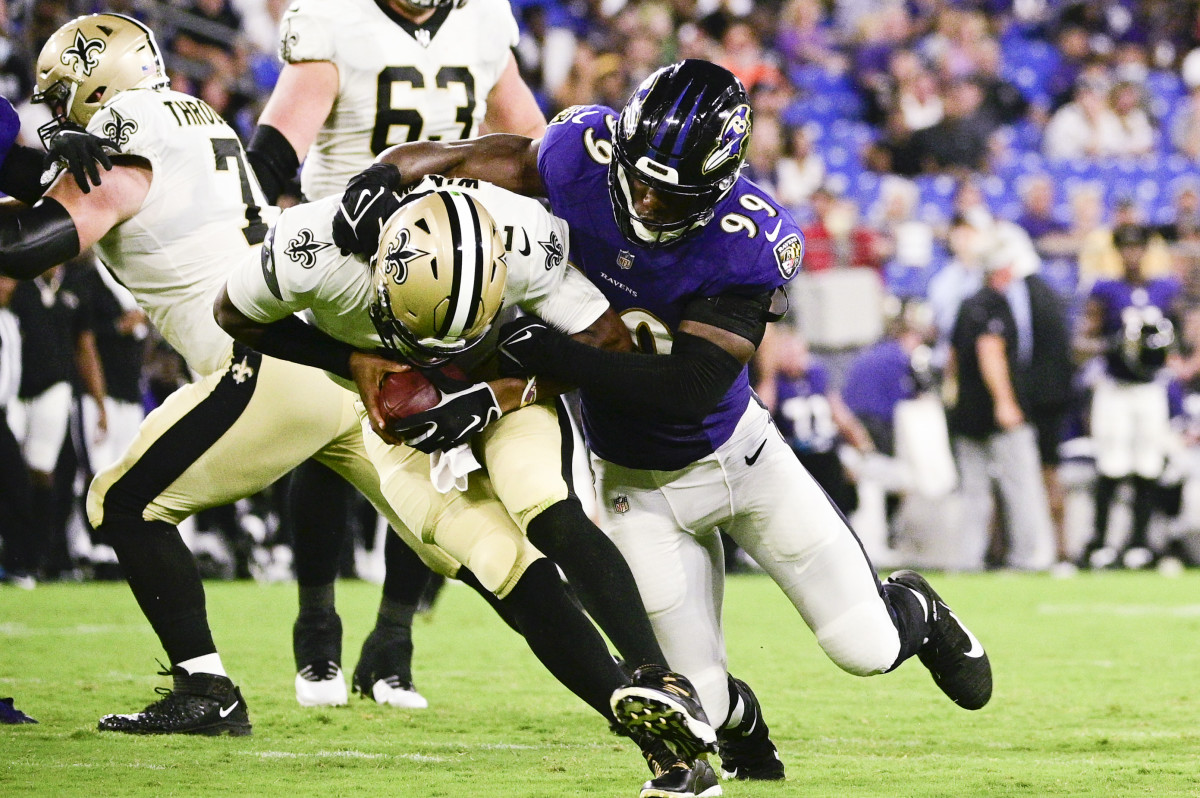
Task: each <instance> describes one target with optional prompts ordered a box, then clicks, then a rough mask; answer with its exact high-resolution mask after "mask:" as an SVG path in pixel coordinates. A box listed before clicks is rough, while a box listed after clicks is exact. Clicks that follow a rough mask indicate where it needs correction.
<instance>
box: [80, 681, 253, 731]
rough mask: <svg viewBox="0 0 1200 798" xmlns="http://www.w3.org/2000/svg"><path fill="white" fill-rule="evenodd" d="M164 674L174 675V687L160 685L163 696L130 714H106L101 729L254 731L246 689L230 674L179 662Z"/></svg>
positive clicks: (159, 691)
mask: <svg viewBox="0 0 1200 798" xmlns="http://www.w3.org/2000/svg"><path fill="white" fill-rule="evenodd" d="M160 674H161V675H162V676H171V677H172V678H173V680H174V685H173V686H172V688H170V689H168V688H166V687H156V688H155V690H156V691H157V692H158V694H159V695H161V696H162V698H160V699H159V700H158V701H155V702H154V703H153V704H151V705H150V706H148V707H146V708H145V709H143V710H142V711H141V712H137V713H134V714H130V715H105V716H104V717H102V718H101V719H100V724H99V727H98V728H99V729H100V731H111V732H121V733H122V734H205V735H209V736H217V735H221V734H228V735H230V736H232V737H243V736H245V735H248V734H250V714H249V713H248V712H247V711H246V702H245V700H244V699H243V698H242V692H241V690H239V689H238V688H237V685H235V684H234V683H233V682H232V681H230V680H229V677H227V676H217V675H215V674H212V673H194V674H189V673H188V672H187V671H185V670H184V669H183V668H180V667H179V666H178V665H176V666H175V667H173V668H171V670H169V671H161V672H160Z"/></svg>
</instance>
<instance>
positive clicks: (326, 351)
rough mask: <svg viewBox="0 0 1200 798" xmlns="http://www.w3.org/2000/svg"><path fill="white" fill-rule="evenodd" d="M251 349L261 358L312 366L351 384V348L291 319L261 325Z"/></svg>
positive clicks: (296, 319) (299, 321)
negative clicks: (259, 332) (265, 357)
mask: <svg viewBox="0 0 1200 798" xmlns="http://www.w3.org/2000/svg"><path fill="white" fill-rule="evenodd" d="M252 346H253V347H254V348H255V349H257V350H258V351H259V352H262V353H263V354H264V355H270V356H271V357H275V358H279V359H280V360H290V361H292V362H293V363H300V364H301V365H304V366H315V367H316V368H319V369H324V370H325V371H328V372H329V373H330V374H336V375H337V376H339V377H342V378H343V379H347V380H350V381H351V382H353V381H354V375H353V374H351V373H350V355H352V354H353V353H354V352H355V351H356V350H355V349H354V347H352V346H350V344H347V343H343V342H341V341H339V340H337V339H336V338H334V337H333V336H331V335H329V334H328V333H325V332H323V331H322V330H319V329H317V328H316V327H314V326H312V325H311V324H305V323H304V322H303V321H301V320H300V319H298V318H296V317H295V316H288V317H287V318H286V319H280V320H279V321H275V322H271V323H270V324H267V325H264V327H263V331H262V335H261V336H260V337H259V338H258V340H257V341H255V342H254V343H253V344H252Z"/></svg>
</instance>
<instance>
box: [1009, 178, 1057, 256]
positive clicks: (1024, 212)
mask: <svg viewBox="0 0 1200 798" xmlns="http://www.w3.org/2000/svg"><path fill="white" fill-rule="evenodd" d="M1054 206H1055V197H1054V180H1053V179H1051V177H1050V175H1048V174H1046V173H1045V172H1038V173H1036V174H1033V175H1030V176H1029V177H1027V178H1026V179H1025V183H1024V185H1023V186H1022V187H1021V215H1020V216H1018V217H1017V224H1019V225H1020V226H1021V227H1022V228H1024V230H1025V232H1026V233H1028V234H1029V237H1030V238H1032V239H1033V240H1034V242H1035V243H1037V242H1038V241H1039V240H1040V239H1041V238H1042V237H1043V236H1048V235H1053V234H1057V233H1065V232H1066V231H1067V230H1068V225H1067V223H1066V222H1064V221H1062V220H1061V219H1059V218H1058V217H1057V216H1056V215H1055V212H1054Z"/></svg>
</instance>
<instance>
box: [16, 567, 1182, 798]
mask: <svg viewBox="0 0 1200 798" xmlns="http://www.w3.org/2000/svg"><path fill="white" fill-rule="evenodd" d="M931 581H933V583H934V585H935V587H936V588H937V589H938V591H939V592H940V593H941V594H942V595H943V597H945V598H946V600H947V601H948V603H949V604H950V606H951V607H952V608H953V609H954V610H955V611H956V613H957V614H958V615H959V616H960V617H961V618H963V620H964V621H966V622H967V623H968V624H969V625H970V626H971V628H972V630H973V631H974V632H975V633H976V634H977V635H978V636H979V638H980V639H981V640H982V641H983V643H984V645H985V646H986V647H987V648H988V651H989V654H990V656H991V659H992V665H993V668H994V672H995V693H994V695H993V697H992V701H991V703H990V704H989V705H988V706H987V707H986V708H984V709H983V710H981V711H979V712H967V711H964V710H962V709H959V708H957V707H955V706H954V705H953V704H951V703H950V702H949V701H948V700H947V699H945V698H944V697H943V696H942V694H941V693H940V692H939V691H938V690H937V688H936V687H935V686H934V685H933V682H932V681H931V679H930V678H929V674H928V672H927V671H926V670H925V669H924V668H923V667H922V666H921V665H920V663H919V662H917V661H916V660H915V659H914V660H912V661H911V662H908V663H906V664H905V665H904V666H903V667H901V668H900V670H899V671H898V672H896V673H893V674H888V675H884V676H877V677H873V678H870V679H861V678H856V677H853V676H850V675H848V674H845V673H843V672H841V671H840V670H839V669H838V668H837V667H836V666H834V665H833V664H832V663H831V662H830V661H829V660H828V659H827V658H826V657H825V656H824V654H823V653H822V652H821V651H820V649H819V648H818V647H817V645H816V644H815V642H814V641H813V639H812V635H811V633H810V632H809V631H808V629H807V628H806V627H805V626H804V625H803V623H802V622H801V621H800V619H799V617H798V616H797V615H796V613H795V612H794V611H792V609H791V607H790V605H789V604H788V603H787V602H786V601H785V600H784V599H783V597H782V595H781V594H780V593H779V592H778V590H777V589H776V588H775V586H774V585H773V583H771V582H770V581H769V580H768V579H767V578H766V577H764V576H759V575H749V576H737V577H733V578H731V579H730V580H729V586H728V592H727V597H726V607H725V612H726V629H727V638H728V646H729V650H730V666H731V670H732V671H733V672H734V673H735V674H736V675H739V676H741V677H742V678H744V679H746V680H747V681H749V682H750V683H751V684H752V685H753V686H754V688H755V690H756V691H757V693H758V695H759V697H760V698H761V699H762V701H763V704H764V707H765V716H766V720H767V721H768V723H769V724H770V726H771V730H772V733H773V737H774V739H775V741H776V743H777V744H778V745H779V748H780V751H781V754H782V756H783V758H784V761H785V762H786V765H787V774H788V780H787V781H786V782H784V783H746V782H724V789H725V795H727V796H733V797H735V798H736V797H737V796H746V797H747V798H752V797H755V796H838V797H839V798H840V797H841V796H854V798H869V797H871V796H889V797H892V796H899V797H903V796H1105V797H1107V796H1131V795H1149V796H1176V795H1200V765H1198V764H1197V762H1198V759H1197V750H1200V573H1196V572H1189V573H1186V574H1185V575H1184V576H1182V577H1180V578H1176V579H1168V578H1164V577H1162V576H1159V575H1157V574H1153V573H1105V574H1084V575H1081V576H1079V577H1077V578H1075V579H1070V580H1062V581H1058V580H1053V579H1050V578H1049V577H1047V576H1040V575H1012V574H980V575H946V576H935V578H933V579H932V580H931ZM207 591H208V603H209V614H210V619H211V621H212V625H213V627H214V630H215V632H216V639H217V643H218V645H219V646H220V648H221V651H222V656H223V658H224V661H225V665H226V667H227V669H228V670H229V671H230V673H231V675H232V676H233V677H234V679H235V681H237V682H238V683H239V684H240V686H241V688H242V692H243V694H244V696H245V698H246V701H247V704H248V706H249V709H250V717H251V720H252V722H253V723H254V734H253V736H251V737H243V738H229V737H220V738H194V737H143V738H135V737H126V736H121V735H115V734H101V733H99V732H97V731H96V730H95V729H96V721H97V719H98V718H99V717H100V716H101V715H103V714H105V713H107V712H130V711H134V710H137V709H140V708H141V707H142V706H144V705H145V704H147V703H149V701H150V700H151V699H152V698H155V695H154V689H153V688H154V687H155V686H158V685H166V684H168V683H169V682H168V679H167V678H166V677H161V676H155V675H154V672H155V671H156V670H158V668H157V666H156V664H155V662H154V658H155V657H161V656H162V653H161V649H160V648H159V646H158V644H157V640H156V639H155V637H154V636H153V634H152V633H151V631H150V629H149V626H148V625H147V624H146V623H145V621H144V620H143V619H142V616H141V614H140V612H139V611H138V609H137V607H136V605H135V604H134V601H133V598H132V596H131V595H130V593H129V590H128V588H127V587H126V586H125V585H124V584H123V583H93V584H82V585H46V586H40V587H38V588H37V589H36V590H34V591H29V592H26V591H21V590H17V589H14V588H0V696H10V695H11V696H13V697H15V699H16V706H17V707H18V708H19V709H22V710H24V711H25V712H27V713H28V714H29V715H31V716H33V717H35V718H37V719H38V720H39V721H40V723H39V724H38V725H20V726H0V795H3V796H10V795H12V796H17V795H22V796H25V795H39V796H42V795H44V796H65V795H102V796H106V798H107V797H108V796H122V795H147V796H158V795H180V796H214V795H237V796H291V797H296V798H299V796H341V795H346V796H350V795H353V796H376V795H378V796H383V795H388V796H401V797H402V798H407V797H408V796H422V798H424V797H430V798H434V797H438V796H451V797H453V798H458V797H459V796H473V797H474V796H479V797H480V798H484V797H486V798H507V797H508V796H521V797H522V798H524V797H526V796H538V797H539V798H540V797H542V796H545V797H546V798H556V797H557V796H573V795H587V796H619V797H624V798H633V797H634V796H636V795H637V790H638V786H639V785H640V784H641V782H642V781H643V780H644V779H645V778H647V774H648V771H647V770H646V768H645V766H644V765H643V763H642V760H641V758H640V756H639V755H638V753H637V751H636V750H635V749H634V747H633V746H632V745H631V744H629V743H627V742H626V741H624V740H622V739H619V738H617V737H615V736H612V735H610V734H609V733H608V732H607V731H606V728H605V725H604V723H603V722H602V721H601V720H600V719H599V717H598V716H596V715H594V713H592V712H591V711H590V710H588V709H587V708H586V707H584V705H583V704H582V703H581V702H579V701H578V700H576V699H575V698H574V697H573V696H571V695H570V694H569V693H568V692H567V691H566V690H565V689H564V688H562V687H561V686H559V685H558V684H557V682H555V681H553V679H552V678H551V677H550V676H549V675H547V674H546V672H545V671H544V670H543V669H541V667H540V665H538V663H537V662H536V660H535V659H534V658H533V656H532V655H531V654H530V653H529V652H528V650H527V649H525V648H524V646H523V645H522V643H521V641H520V639H519V638H518V637H517V636H516V635H515V634H513V633H512V632H510V631H509V630H508V629H507V627H505V626H503V624H502V623H501V622H500V621H499V619H498V618H496V617H495V616H494V615H493V614H492V613H491V611H490V610H488V609H487V608H486V606H485V605H484V603H483V602H482V601H481V600H480V599H479V598H478V597H476V596H475V595H473V594H472V593H470V592H469V591H468V590H466V589H464V588H461V587H455V588H451V589H447V590H445V591H444V592H443V595H442V597H441V598H440V599H439V602H438V604H437V606H436V608H435V611H434V613H433V615H432V618H431V620H430V621H428V622H427V621H425V620H423V619H418V622H417V627H416V632H415V636H416V644H417V656H416V662H415V666H414V674H415V677H416V681H417V684H418V686H419V687H420V689H421V691H422V692H423V693H424V694H425V696H426V697H427V698H428V699H429V701H430V708H429V709H427V710H423V711H402V710H392V709H386V708H381V707H377V706H375V705H374V704H373V703H370V702H366V701H362V700H361V699H359V698H358V697H357V696H352V698H351V704H350V706H348V707H339V708H333V709H302V708H301V707H299V706H298V705H297V704H296V703H295V698H294V694H293V687H292V678H293V667H292V658H291V643H290V640H291V623H292V620H293V617H294V610H295V605H296V590H295V585H294V584H290V583H284V584H272V585H259V584H255V583H253V582H240V583H208V584H207ZM378 596H379V588H378V587H376V586H374V585H370V584H366V583H362V582H342V583H339V585H338V605H339V609H340V610H341V613H342V618H343V622H344V624H345V628H346V634H345V651H344V653H343V666H344V667H345V668H346V669H347V670H350V669H352V668H353V667H354V664H355V662H356V661H357V658H358V648H359V646H360V645H361V642H362V639H363V637H364V636H365V634H366V632H367V630H368V628H369V626H370V625H371V623H372V622H373V619H374V609H375V606H376V602H377V600H378Z"/></svg>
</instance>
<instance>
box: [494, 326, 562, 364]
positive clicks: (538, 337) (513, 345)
mask: <svg viewBox="0 0 1200 798" xmlns="http://www.w3.org/2000/svg"><path fill="white" fill-rule="evenodd" d="M552 333H553V331H552V330H551V329H550V328H549V327H547V326H546V322H544V321H542V320H541V319H539V318H538V317H537V316H521V317H520V318H517V319H513V320H512V321H510V322H508V323H507V324H505V325H504V326H503V327H501V328H500V334H499V338H498V339H497V340H498V341H499V344H498V345H497V348H496V357H497V360H498V365H499V368H500V374H501V376H504V377H529V376H532V375H534V374H536V373H537V372H538V368H537V364H538V357H539V355H542V354H544V344H545V343H546V341H547V339H548V338H549V337H550V336H551V334H552Z"/></svg>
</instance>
